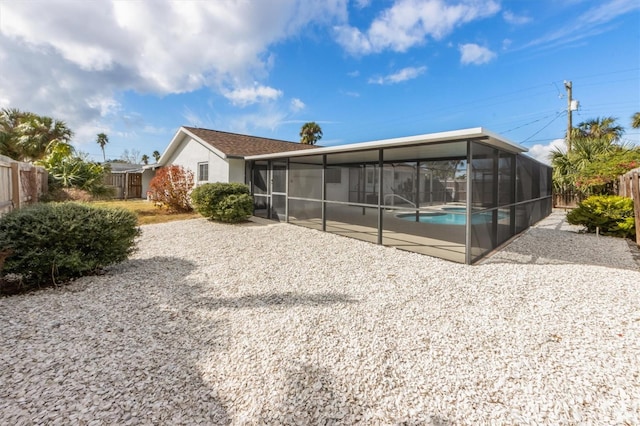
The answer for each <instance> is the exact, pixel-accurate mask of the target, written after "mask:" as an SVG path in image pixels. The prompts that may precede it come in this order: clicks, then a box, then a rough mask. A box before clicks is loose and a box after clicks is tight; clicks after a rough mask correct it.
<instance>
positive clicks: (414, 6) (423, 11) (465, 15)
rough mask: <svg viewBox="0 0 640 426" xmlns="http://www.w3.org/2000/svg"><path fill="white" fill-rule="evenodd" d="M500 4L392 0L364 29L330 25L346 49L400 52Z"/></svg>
mask: <svg viewBox="0 0 640 426" xmlns="http://www.w3.org/2000/svg"><path fill="white" fill-rule="evenodd" d="M499 10H500V5H499V4H498V3H497V2H496V1H494V0H463V1H461V2H459V3H457V4H449V3H448V2H446V1H444V0H396V1H395V2H394V4H393V5H392V6H391V7H390V8H388V9H386V10H384V11H383V12H382V13H381V14H380V15H379V16H378V17H377V18H376V19H375V20H374V21H373V22H372V23H371V26H370V27H369V29H368V30H366V31H364V32H362V31H361V30H359V29H358V28H355V27H352V26H349V25H339V26H336V27H334V31H335V34H336V40H337V41H338V43H339V44H340V45H342V46H343V47H344V49H346V50H347V51H348V52H350V53H351V54H354V55H365V54H370V53H376V52H381V51H383V50H392V51H397V52H404V51H406V50H407V49H409V48H411V47H413V46H415V45H419V44H422V43H424V42H425V41H426V39H427V37H431V38H433V39H435V40H440V39H442V38H443V37H445V36H447V35H448V34H450V33H451V32H452V31H453V29H454V28H456V27H458V26H460V25H462V24H465V23H468V22H471V21H475V20H477V19H482V18H486V17H488V16H492V15H495V14H496V13H497V12H498V11H499Z"/></svg>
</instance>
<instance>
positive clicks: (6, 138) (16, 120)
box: [0, 108, 31, 160]
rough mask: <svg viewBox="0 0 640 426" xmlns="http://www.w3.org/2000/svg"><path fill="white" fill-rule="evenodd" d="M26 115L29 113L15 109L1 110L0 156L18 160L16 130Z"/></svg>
mask: <svg viewBox="0 0 640 426" xmlns="http://www.w3.org/2000/svg"><path fill="white" fill-rule="evenodd" d="M28 114H31V113H28V112H23V111H20V110H19V109H17V108H3V109H2V110H1V111H0V155H6V156H7V157H10V158H13V159H14V160H17V159H19V158H20V150H19V148H18V146H17V142H18V133H17V130H16V128H17V127H18V126H19V125H20V122H21V121H22V120H23V118H25V117H26V116H27V115H28Z"/></svg>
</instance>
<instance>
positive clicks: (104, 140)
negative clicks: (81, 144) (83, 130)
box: [96, 133, 109, 163]
mask: <svg viewBox="0 0 640 426" xmlns="http://www.w3.org/2000/svg"><path fill="white" fill-rule="evenodd" d="M96 143H97V144H98V145H100V149H101V150H102V160H103V161H104V162H105V163H106V162H107V155H106V154H105V152H104V146H105V145H106V144H108V143H109V137H108V136H107V135H106V134H105V133H98V137H97V139H96Z"/></svg>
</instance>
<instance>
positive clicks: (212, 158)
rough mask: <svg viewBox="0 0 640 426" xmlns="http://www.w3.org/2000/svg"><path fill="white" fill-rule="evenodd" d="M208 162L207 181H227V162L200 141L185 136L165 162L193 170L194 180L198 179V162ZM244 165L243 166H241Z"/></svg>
mask: <svg viewBox="0 0 640 426" xmlns="http://www.w3.org/2000/svg"><path fill="white" fill-rule="evenodd" d="M205 161H206V162H208V163H209V182H229V164H228V163H227V160H225V159H224V158H221V157H219V156H218V155H216V154H215V153H213V152H212V151H211V150H210V149H208V148H206V147H205V146H203V145H202V144H201V143H199V142H197V141H195V140H193V139H191V138H188V137H187V138H185V140H183V141H182V143H181V144H180V145H179V146H178V148H177V149H176V151H175V153H174V154H173V156H171V158H169V159H168V162H167V164H174V165H178V166H182V167H184V168H185V169H189V170H191V171H192V172H193V178H194V180H197V179H198V163H203V162H205ZM243 167H244V166H243Z"/></svg>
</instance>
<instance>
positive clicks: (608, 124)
mask: <svg viewBox="0 0 640 426" xmlns="http://www.w3.org/2000/svg"><path fill="white" fill-rule="evenodd" d="M623 133H624V129H623V128H622V126H619V125H617V124H616V119H615V118H613V117H604V118H596V119H592V120H587V121H585V122H582V123H580V124H578V126H577V127H574V128H573V129H571V151H568V150H563V149H560V148H557V149H555V150H553V151H552V152H551V165H552V166H553V184H554V187H555V188H556V190H559V191H569V190H573V189H576V182H577V180H578V179H579V177H580V173H581V172H582V171H584V170H585V168H587V167H588V166H589V165H590V164H592V163H594V162H599V161H602V160H603V159H604V158H605V157H606V156H610V155H612V154H614V153H616V152H619V151H620V150H624V149H626V147H625V146H624V144H622V143H620V139H621V137H622V135H623Z"/></svg>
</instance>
